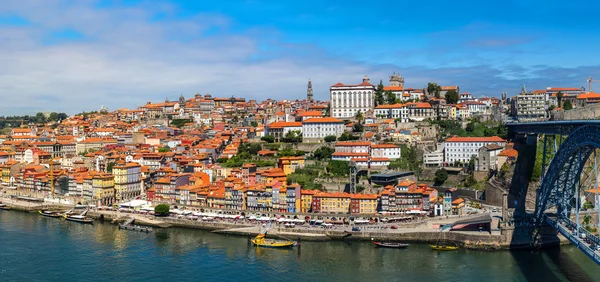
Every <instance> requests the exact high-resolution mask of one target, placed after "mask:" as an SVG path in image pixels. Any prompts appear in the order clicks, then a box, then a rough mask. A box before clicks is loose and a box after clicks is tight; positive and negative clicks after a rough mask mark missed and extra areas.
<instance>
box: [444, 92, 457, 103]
mask: <svg viewBox="0 0 600 282" xmlns="http://www.w3.org/2000/svg"><path fill="white" fill-rule="evenodd" d="M445 98H446V103H447V104H456V103H458V92H456V90H454V89H452V90H448V92H446V95H445Z"/></svg>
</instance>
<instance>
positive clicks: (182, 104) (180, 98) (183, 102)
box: [179, 94, 185, 108]
mask: <svg viewBox="0 0 600 282" xmlns="http://www.w3.org/2000/svg"><path fill="white" fill-rule="evenodd" d="M179 107H180V108H183V107H185V98H183V94H181V96H179Z"/></svg>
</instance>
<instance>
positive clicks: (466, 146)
mask: <svg viewBox="0 0 600 282" xmlns="http://www.w3.org/2000/svg"><path fill="white" fill-rule="evenodd" d="M489 144H496V145H498V146H500V147H502V148H504V147H505V146H506V141H505V140H504V139H502V138H500V137H498V136H493V137H456V136H455V137H450V138H448V139H447V140H446V141H445V143H444V161H445V162H446V163H447V164H454V163H455V162H456V161H459V162H461V163H462V164H466V163H469V161H470V160H471V158H472V157H475V158H476V157H477V155H478V154H479V148H481V147H483V146H487V145H489Z"/></svg>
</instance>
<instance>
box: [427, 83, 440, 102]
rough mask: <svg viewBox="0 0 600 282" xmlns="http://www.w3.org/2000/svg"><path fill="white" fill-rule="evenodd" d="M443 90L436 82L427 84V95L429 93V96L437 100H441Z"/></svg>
mask: <svg viewBox="0 0 600 282" xmlns="http://www.w3.org/2000/svg"><path fill="white" fill-rule="evenodd" d="M441 90H442V88H441V87H440V86H439V85H438V84H437V83H435V82H429V83H427V93H429V95H432V94H433V96H435V97H436V98H440V91H441Z"/></svg>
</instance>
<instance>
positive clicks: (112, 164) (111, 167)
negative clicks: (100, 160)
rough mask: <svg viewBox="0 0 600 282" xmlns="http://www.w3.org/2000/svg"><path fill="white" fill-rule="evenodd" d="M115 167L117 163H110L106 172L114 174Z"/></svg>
mask: <svg viewBox="0 0 600 282" xmlns="http://www.w3.org/2000/svg"><path fill="white" fill-rule="evenodd" d="M114 166H115V163H108V165H106V172H108V173H112V171H113V167H114Z"/></svg>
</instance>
